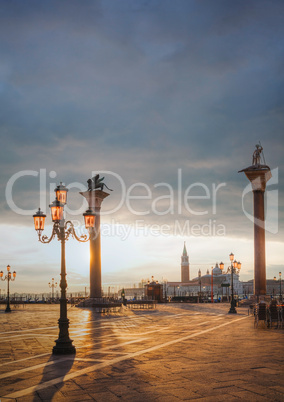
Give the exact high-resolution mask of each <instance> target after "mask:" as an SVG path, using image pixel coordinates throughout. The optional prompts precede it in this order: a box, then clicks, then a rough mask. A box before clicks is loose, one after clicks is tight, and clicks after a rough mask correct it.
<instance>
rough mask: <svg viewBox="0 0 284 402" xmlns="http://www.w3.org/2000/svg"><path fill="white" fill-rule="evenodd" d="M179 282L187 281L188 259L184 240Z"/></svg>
mask: <svg viewBox="0 0 284 402" xmlns="http://www.w3.org/2000/svg"><path fill="white" fill-rule="evenodd" d="M181 282H189V261H188V255H187V250H186V246H185V242H184V246H183V252H182V256H181Z"/></svg>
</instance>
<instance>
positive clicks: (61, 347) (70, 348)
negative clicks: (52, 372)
mask: <svg viewBox="0 0 284 402" xmlns="http://www.w3.org/2000/svg"><path fill="white" fill-rule="evenodd" d="M55 342H56V345H55V346H53V349H52V353H53V354H54V355H72V354H75V353H76V348H75V346H74V345H72V340H71V339H69V340H66V341H61V340H59V339H57V340H56V341H55Z"/></svg>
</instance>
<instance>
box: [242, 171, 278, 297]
mask: <svg viewBox="0 0 284 402" xmlns="http://www.w3.org/2000/svg"><path fill="white" fill-rule="evenodd" d="M241 172H244V173H245V175H246V177H247V178H248V179H249V181H250V182H251V185H252V190H253V214H254V295H255V296H256V297H257V299H259V296H264V295H266V261H265V213H264V192H265V188H266V183H267V181H268V180H269V179H270V178H271V172H270V169H269V167H268V166H266V165H257V166H250V167H248V168H246V169H243V170H241Z"/></svg>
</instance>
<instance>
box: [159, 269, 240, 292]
mask: <svg viewBox="0 0 284 402" xmlns="http://www.w3.org/2000/svg"><path fill="white" fill-rule="evenodd" d="M212 276H213V294H214V295H215V297H216V296H217V295H218V296H220V297H221V296H222V295H223V296H226V295H227V296H228V294H229V286H230V284H231V273H228V274H227V273H223V272H222V270H221V269H220V267H219V265H218V263H216V265H215V267H214V268H213V269H211V272H210V271H209V269H207V273H206V275H203V276H202V275H201V271H200V270H199V276H198V277H196V278H193V279H192V280H191V281H181V282H167V283H166V284H165V292H166V294H167V296H171V297H173V296H197V295H198V294H199V293H200V292H201V293H202V294H205V295H206V294H207V295H210V294H211V281H212ZM233 281H234V294H238V295H241V294H243V283H242V282H240V280H239V275H238V274H237V273H234V274H233Z"/></svg>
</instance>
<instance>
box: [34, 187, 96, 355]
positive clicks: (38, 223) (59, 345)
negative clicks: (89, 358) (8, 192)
mask: <svg viewBox="0 0 284 402" xmlns="http://www.w3.org/2000/svg"><path fill="white" fill-rule="evenodd" d="M54 191H55V193H56V199H55V201H53V203H52V204H50V209H51V217H52V221H53V228H52V233H51V236H50V237H49V238H48V236H46V235H43V236H42V232H43V230H44V222H45V218H46V215H45V214H44V213H43V212H42V211H41V210H40V208H39V210H38V211H37V212H36V213H35V214H34V215H33V218H34V224H35V229H36V231H37V233H38V240H39V241H40V242H41V243H50V242H51V240H52V239H54V238H55V237H57V239H58V240H59V241H60V242H61V273H60V276H61V279H60V284H59V286H60V289H61V297H60V318H59V320H58V324H59V336H58V339H57V340H56V341H55V343H56V345H55V346H54V347H53V354H73V353H76V349H75V346H74V345H72V340H71V339H70V337H69V330H68V328H69V319H68V318H67V298H66V289H67V281H66V264H65V242H66V241H67V240H68V239H69V237H70V236H72V237H73V238H75V239H76V240H78V241H80V242H87V241H88V240H89V239H90V232H89V236H87V235H85V234H84V235H81V236H77V235H76V232H75V228H74V225H73V223H72V222H71V221H69V220H68V221H66V222H65V219H64V205H65V204H66V202H67V191H68V189H67V188H66V187H65V186H64V185H63V184H62V183H60V185H59V186H57V187H56V189H55V190H54ZM83 216H84V219H85V226H86V228H87V229H90V228H93V227H94V223H95V214H94V213H93V211H92V210H90V209H89V210H87V211H86V212H85V213H84V214H83Z"/></svg>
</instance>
